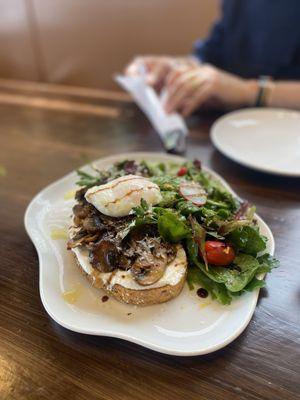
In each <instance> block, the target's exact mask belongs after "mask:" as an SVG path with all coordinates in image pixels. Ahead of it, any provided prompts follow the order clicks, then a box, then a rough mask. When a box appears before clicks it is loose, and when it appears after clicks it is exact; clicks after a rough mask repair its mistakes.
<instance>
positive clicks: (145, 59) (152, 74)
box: [125, 56, 198, 91]
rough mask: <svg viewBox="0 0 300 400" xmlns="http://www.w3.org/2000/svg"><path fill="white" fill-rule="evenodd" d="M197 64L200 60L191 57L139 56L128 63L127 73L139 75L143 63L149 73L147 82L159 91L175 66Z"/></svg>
mask: <svg viewBox="0 0 300 400" xmlns="http://www.w3.org/2000/svg"><path fill="white" fill-rule="evenodd" d="M196 64H197V65H198V62H197V61H196V60H193V59H191V58H189V57H170V56H139V57H135V58H134V59H133V60H132V61H131V62H130V63H129V64H128V65H127V67H126V68H125V74H126V75H130V76H134V75H138V74H139V68H140V65H143V66H144V67H145V69H146V73H147V78H146V79H147V83H148V84H149V85H151V86H153V87H154V88H155V89H156V90H158V91H159V90H160V89H161V88H162V87H163V86H164V84H165V81H166V79H167V76H168V75H169V73H170V72H171V71H172V70H173V69H174V68H177V67H178V66H185V67H191V66H195V65H196Z"/></svg>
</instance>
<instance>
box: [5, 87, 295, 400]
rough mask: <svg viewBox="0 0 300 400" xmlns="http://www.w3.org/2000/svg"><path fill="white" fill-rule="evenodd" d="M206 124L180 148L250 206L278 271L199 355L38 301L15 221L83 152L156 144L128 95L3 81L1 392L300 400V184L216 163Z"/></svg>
mask: <svg viewBox="0 0 300 400" xmlns="http://www.w3.org/2000/svg"><path fill="white" fill-rule="evenodd" d="M213 119H214V118H213V117H212V116H206V117H205V116H202V117H194V118H193V119H191V120H190V127H191V139H190V143H189V147H188V152H187V154H188V156H189V157H191V158H193V157H198V158H200V159H201V160H202V161H203V163H204V164H205V165H207V166H209V167H211V168H213V169H214V170H215V171H217V172H218V173H220V174H221V175H223V176H224V178H225V179H227V180H228V181H229V182H230V184H231V185H232V187H233V188H234V190H236V191H237V192H238V193H239V194H240V195H241V196H242V197H244V198H247V199H248V200H249V201H251V202H253V203H255V204H256V205H257V208H258V212H259V214H260V215H261V216H262V217H263V219H264V220H265V221H266V222H267V223H268V224H269V226H270V227H271V229H272V231H273V233H274V236H275V240H276V255H277V257H278V258H279V259H280V261H281V267H280V269H277V270H275V271H274V272H273V273H272V274H271V275H270V276H268V279H267V289H264V290H262V291H261V295H260V300H259V304H258V306H257V309H256V312H255V315H254V317H253V319H252V321H251V323H250V325H249V326H248V328H247V329H246V331H245V332H244V333H243V334H242V335H241V336H240V337H239V338H238V339H237V340H235V341H234V342H233V343H231V344H230V345H229V346H227V347H226V348H225V349H222V350H220V351H218V352H216V353H214V354H210V355H207V356H200V357H189V358H180V357H172V356H167V355H162V354H159V353H155V352H153V351H150V350H147V349H145V348H143V347H140V346H137V345H134V344H131V343H127V342H125V341H122V340H117V339H111V338H103V337H93V336H84V335H81V334H77V333H73V332H70V331H67V330H66V329H64V328H62V327H60V326H59V325H57V324H56V323H55V322H54V321H53V320H52V319H51V318H50V317H49V316H48V315H47V313H46V311H45V310H44V308H43V306H42V304H41V301H40V296H39V289H38V276H39V272H38V270H39V269H38V259H37V255H36V252H35V249H34V247H33V245H32V243H31V242H30V240H29V238H28V237H27V235H26V233H25V230H24V226H23V215H24V211H25V208H26V206H27V205H28V203H29V202H30V200H31V198H32V197H33V196H34V195H35V194H36V193H37V192H38V191H39V190H41V189H42V188H43V187H44V186H46V185H47V184H49V183H50V182H52V181H54V180H56V179H57V178H59V177H61V176H62V175H64V174H66V173H67V172H69V171H71V170H73V169H74V168H76V167H78V166H80V165H82V164H84V163H86V161H87V159H95V158H99V157H102V156H105V155H108V154H111V153H119V152H125V151H133V150H149V151H162V147H161V144H160V141H159V140H158V138H157V136H156V135H155V134H154V133H153V130H152V129H151V127H150V126H149V124H148V123H147V121H146V120H145V118H144V117H143V115H142V114H141V113H140V112H139V111H138V110H137V109H136V107H135V106H134V105H133V104H131V103H130V102H129V101H128V99H127V98H126V96H120V95H118V94H114V93H109V92H101V91H93V90H85V89H78V90H77V89H76V88H75V89H73V88H69V89H68V88H62V87H57V86H45V85H36V84H26V83H18V82H6V81H0V164H1V166H0V175H1V176H0V198H1V207H0V221H1V225H0V226H1V228H0V229H1V242H0V249H1V263H0V288H1V289H0V398H1V399H3V400H4V399H5V400H6V399H24V400H25V399H26V400H34V399H47V400H52V399H53V400H62V399H72V400H77V399H89V400H93V399H113V400H119V399H120V400H121V399H122V400H123V399H141V400H146V399H147V400H148V399H149V400H151V399H153V400H154V399H155V400H157V399H180V400H181V399H188V400H192V399H209V400H224V399H230V400H234V399H251V400H252V399H270V400H275V399H278V400H284V399H290V400H295V399H297V398H300V328H299V326H300V317H299V315H300V314H299V306H300V261H299V260H300V208H299V206H300V180H298V179H289V178H280V177H276V176H269V175H264V174H261V173H258V172H254V171H251V170H248V169H246V168H243V167H241V166H239V165H238V164H235V163H233V162H231V161H229V160H228V159H226V158H224V157H223V156H222V155H221V154H219V153H218V152H217V151H216V150H214V148H213V147H212V145H211V142H210V140H209V136H208V132H209V127H210V125H211V123H212V121H213ZM270 145H271V144H270ZM283 157H288V155H284V154H283Z"/></svg>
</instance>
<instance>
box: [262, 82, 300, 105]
mask: <svg viewBox="0 0 300 400" xmlns="http://www.w3.org/2000/svg"><path fill="white" fill-rule="evenodd" d="M267 106H268V107H287V108H297V109H300V82H299V81H275V82H272V86H271V91H270V96H269V99H268V101H267Z"/></svg>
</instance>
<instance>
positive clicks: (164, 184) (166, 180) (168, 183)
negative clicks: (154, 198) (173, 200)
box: [151, 175, 182, 192]
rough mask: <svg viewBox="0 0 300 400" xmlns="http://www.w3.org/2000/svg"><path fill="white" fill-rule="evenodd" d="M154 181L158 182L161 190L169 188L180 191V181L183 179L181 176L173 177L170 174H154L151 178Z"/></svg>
mask: <svg viewBox="0 0 300 400" xmlns="http://www.w3.org/2000/svg"><path fill="white" fill-rule="evenodd" d="M151 181H152V182H153V183H156V184H157V185H158V186H159V188H160V190H169V191H175V192H178V190H179V185H180V182H181V181H182V179H181V178H179V177H173V176H169V175H162V176H153V177H152V178H151Z"/></svg>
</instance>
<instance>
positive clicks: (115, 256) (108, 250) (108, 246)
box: [89, 239, 119, 272]
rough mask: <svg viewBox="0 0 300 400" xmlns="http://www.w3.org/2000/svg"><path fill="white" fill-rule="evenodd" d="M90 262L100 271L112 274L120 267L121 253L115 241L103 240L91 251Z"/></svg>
mask: <svg viewBox="0 0 300 400" xmlns="http://www.w3.org/2000/svg"><path fill="white" fill-rule="evenodd" d="M89 260H90V263H91V264H92V266H93V267H95V268H97V269H98V270H99V271H101V272H111V271H113V270H114V269H116V268H117V267H118V265H119V251H118V249H117V246H116V245H115V243H114V242H113V241H111V240H107V239H102V240H101V241H100V242H98V243H96V244H95V245H94V246H93V248H92V249H91V250H90V252H89Z"/></svg>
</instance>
